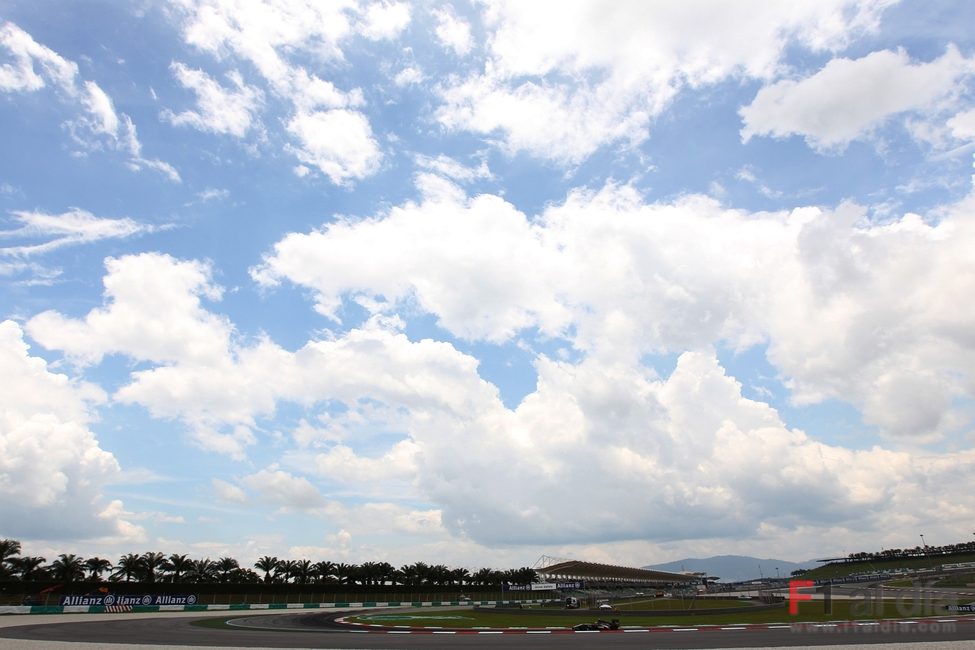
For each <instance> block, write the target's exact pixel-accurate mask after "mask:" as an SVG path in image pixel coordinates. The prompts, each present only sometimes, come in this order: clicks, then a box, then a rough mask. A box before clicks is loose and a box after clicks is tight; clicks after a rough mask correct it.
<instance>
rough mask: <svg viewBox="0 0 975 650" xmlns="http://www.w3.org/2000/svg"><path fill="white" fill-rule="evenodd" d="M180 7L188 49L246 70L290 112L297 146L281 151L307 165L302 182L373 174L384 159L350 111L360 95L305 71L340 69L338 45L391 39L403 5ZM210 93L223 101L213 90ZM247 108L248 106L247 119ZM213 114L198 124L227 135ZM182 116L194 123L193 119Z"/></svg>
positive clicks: (214, 0) (215, 1)
mask: <svg viewBox="0 0 975 650" xmlns="http://www.w3.org/2000/svg"><path fill="white" fill-rule="evenodd" d="M177 5H178V6H179V7H180V8H181V9H182V13H183V18H184V20H183V37H184V39H185V41H186V42H187V43H188V44H190V45H192V46H194V47H196V48H198V49H200V50H202V51H205V52H209V53H211V54H212V55H214V56H215V57H217V58H219V59H224V58H226V57H227V56H228V55H232V56H234V57H237V58H238V59H240V60H243V61H247V62H249V63H250V64H252V65H253V66H254V67H255V68H256V69H257V71H258V73H259V74H260V75H261V76H262V77H263V79H264V80H265V82H266V83H267V84H268V86H269V88H270V89H271V92H272V94H273V95H274V96H275V97H277V98H278V99H280V100H283V101H285V102H288V103H290V104H291V105H292V108H293V110H294V116H293V117H292V118H291V120H290V121H289V122H288V125H287V130H288V132H289V133H290V134H291V135H292V136H293V137H294V138H295V140H296V144H289V145H287V147H286V149H287V150H288V151H290V152H291V153H293V154H294V155H295V156H296V157H297V158H298V159H299V160H300V161H301V162H302V163H304V164H303V165H301V166H299V167H297V168H296V169H297V170H301V173H300V174H299V175H300V176H304V175H307V172H308V171H310V170H311V169H312V168H314V169H318V170H319V171H321V172H322V173H323V174H325V175H326V176H328V177H329V179H330V180H331V181H332V182H334V183H336V184H340V185H344V184H347V183H349V182H350V181H352V180H355V179H360V178H364V177H366V176H368V175H370V174H372V173H374V172H375V171H376V170H377V169H378V167H379V161H380V160H381V159H382V154H381V152H380V151H379V148H378V145H377V144H376V141H375V139H374V138H373V136H372V128H371V126H370V124H369V120H368V119H367V118H366V116H365V114H363V113H362V112H359V111H356V110H352V108H354V107H357V106H362V105H363V104H364V100H363V94H362V91H361V90H360V89H358V88H353V89H350V90H348V91H345V90H341V89H339V88H337V87H336V86H335V85H334V84H333V83H332V82H330V81H328V80H326V79H322V78H320V77H319V76H317V75H315V74H312V73H310V72H309V71H308V69H309V68H310V67H312V66H314V67H315V68H321V67H324V65H328V64H334V63H337V62H340V61H342V59H343V53H342V46H343V43H344V42H345V41H346V40H347V39H349V38H352V37H353V36H354V35H355V34H356V33H360V34H362V35H364V36H366V37H367V38H370V39H389V38H394V37H396V36H397V35H398V34H399V33H400V32H401V31H402V30H403V29H405V27H406V26H407V24H408V23H409V18H410V16H409V6H408V5H406V4H403V3H399V2H392V3H390V2H376V3H372V4H370V5H368V6H367V7H365V9H364V10H360V8H359V7H358V5H357V4H356V3H353V2H330V3H321V2H314V1H311V0H284V1H282V2H276V3H273V4H256V3H249V2H236V1H234V0H207V1H205V2H200V3H196V2H189V1H186V0H180V1H179V2H177ZM307 59H311V61H312V63H311V64H308V63H307ZM299 61H300V62H299ZM194 83H195V85H196V86H199V83H196V82H194ZM235 85H236V84H235ZM208 92H210V93H211V94H213V95H214V96H216V95H218V94H221V93H220V92H217V91H216V89H211V90H210V91H208ZM252 99H253V98H252ZM215 105H216V104H215ZM252 108H253V104H248V110H247V111H246V113H247V115H250V114H251V112H252V111H251V110H250V109H252ZM320 109H326V110H320ZM214 113H215V114H214V117H210V118H205V117H201V119H200V120H199V122H203V123H206V124H210V125H214V124H215V123H219V124H221V126H222V128H224V129H228V128H229V125H227V124H224V123H223V122H221V121H220V120H218V119H217V118H216V115H217V113H216V112H214ZM237 113H238V114H240V113H241V112H240V111H237ZM181 115H186V116H187V119H190V120H193V121H194V122H197V120H195V118H193V116H192V114H187V113H183V114H181ZM241 124H242V120H235V121H234V128H235V129H236V132H243V131H245V130H246V129H243V128H242V127H241V126H240V125H241Z"/></svg>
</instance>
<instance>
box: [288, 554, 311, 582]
mask: <svg viewBox="0 0 975 650" xmlns="http://www.w3.org/2000/svg"><path fill="white" fill-rule="evenodd" d="M292 570H293V572H294V573H293V575H294V577H295V582H297V583H298V584H301V585H303V584H305V583H306V582H308V580H309V579H310V578H311V576H312V570H311V560H298V561H297V562H295V563H294V567H293V569H292Z"/></svg>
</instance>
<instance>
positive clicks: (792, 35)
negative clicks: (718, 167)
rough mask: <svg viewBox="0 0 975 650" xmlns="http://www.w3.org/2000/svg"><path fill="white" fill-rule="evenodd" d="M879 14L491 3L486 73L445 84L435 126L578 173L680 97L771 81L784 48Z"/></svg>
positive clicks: (860, 6)
mask: <svg viewBox="0 0 975 650" xmlns="http://www.w3.org/2000/svg"><path fill="white" fill-rule="evenodd" d="M887 4H889V3H888V2H886V0H882V1H879V2H862V3H856V4H854V3H852V2H849V1H847V0H833V1H830V2H817V3H803V4H799V5H794V4H789V5H783V4H778V3H771V4H769V3H761V2H750V3H745V4H743V3H712V2H682V3H676V4H671V3H647V2H642V1H640V0H634V1H631V2H614V3H612V4H611V5H606V3H599V2H561V1H560V2H494V3H490V4H488V6H487V9H486V11H485V16H484V21H485V27H486V29H487V30H488V44H489V52H490V55H489V57H488V61H487V63H486V64H485V67H484V71H483V72H482V73H481V74H477V75H474V76H472V77H469V78H467V79H461V80H459V81H448V83H447V84H446V85H445V88H444V89H443V92H442V97H443V105H442V106H441V107H440V109H439V110H438V111H437V118H438V119H439V121H440V122H441V123H442V124H443V125H444V126H446V127H447V128H450V129H458V130H469V131H474V132H477V133H483V134H490V135H494V134H499V135H500V137H501V140H502V145H503V147H504V148H505V149H506V150H508V151H509V152H516V151H527V152H529V153H531V154H533V155H537V156H541V157H546V158H552V159H555V160H558V161H561V162H565V163H578V162H580V161H581V160H583V159H584V158H586V157H587V156H589V155H590V154H591V153H592V152H593V151H595V150H596V149H598V148H599V147H601V146H603V145H605V144H607V143H611V142H622V143H624V144H625V143H630V144H633V143H639V142H642V141H643V140H645V139H646V137H647V135H648V127H649V124H650V121H651V119H652V118H653V117H654V116H656V115H659V114H660V113H661V112H662V111H663V110H664V109H665V108H666V107H667V106H668V105H669V104H670V102H671V100H672V99H673V97H674V96H675V95H676V94H677V93H678V92H679V91H680V90H681V89H682V88H683V87H686V86H690V87H697V86H700V85H703V84H711V83H716V82H719V81H721V80H722V79H725V78H728V77H732V76H742V77H752V78H759V79H767V78H771V77H772V76H774V75H775V74H776V73H777V72H778V70H779V68H780V66H781V58H782V56H783V53H784V52H785V50H786V49H787V48H788V47H790V46H794V45H798V46H800V47H804V48H807V49H811V50H814V51H820V50H836V49H841V48H842V47H844V46H845V44H847V43H848V42H849V41H850V40H851V39H852V38H854V37H855V36H856V35H857V34H860V33H862V32H863V31H865V30H871V29H873V28H875V27H876V23H877V19H878V17H879V14H880V13H881V11H882V9H883V8H884V7H885V6H886V5H887Z"/></svg>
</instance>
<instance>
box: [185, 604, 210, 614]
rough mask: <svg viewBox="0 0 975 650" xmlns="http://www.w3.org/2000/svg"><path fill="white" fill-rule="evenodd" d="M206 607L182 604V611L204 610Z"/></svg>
mask: <svg viewBox="0 0 975 650" xmlns="http://www.w3.org/2000/svg"><path fill="white" fill-rule="evenodd" d="M208 609H210V608H209V607H207V606H206V605H183V611H184V612H205V611H207V610H208Z"/></svg>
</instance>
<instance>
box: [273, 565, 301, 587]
mask: <svg viewBox="0 0 975 650" xmlns="http://www.w3.org/2000/svg"><path fill="white" fill-rule="evenodd" d="M295 564H296V563H295V561H294V560H281V562H279V563H278V570H277V571H276V572H275V574H274V575H275V576H284V581H285V582H289V581H290V580H291V578H293V577H294V575H295Z"/></svg>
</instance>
